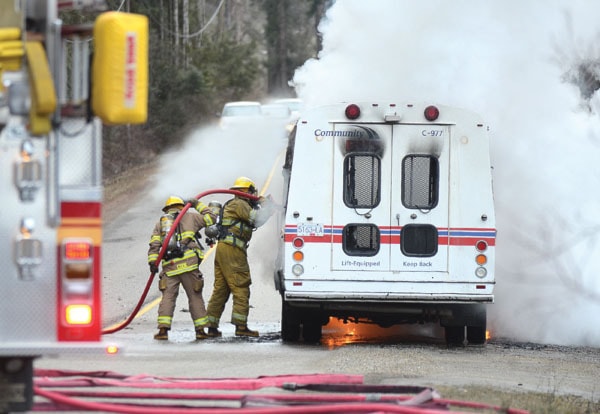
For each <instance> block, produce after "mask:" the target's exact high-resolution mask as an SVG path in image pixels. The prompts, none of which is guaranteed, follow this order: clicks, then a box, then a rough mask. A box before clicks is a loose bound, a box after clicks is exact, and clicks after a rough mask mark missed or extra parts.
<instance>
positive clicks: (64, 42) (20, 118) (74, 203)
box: [0, 0, 148, 412]
mask: <svg viewBox="0 0 600 414" xmlns="http://www.w3.org/2000/svg"><path fill="white" fill-rule="evenodd" d="M0 11H1V12H0V78H1V81H2V82H1V83H0V169H1V172H0V191H1V194H2V208H1V209H0V228H1V232H0V255H1V256H0V257H1V259H2V260H1V261H2V270H1V271H0V280H1V283H2V288H1V289H0V412H7V411H23V410H27V409H29V408H30V407H31V405H32V399H33V395H32V394H33V393H32V389H33V386H32V381H33V361H34V360H35V359H36V358H39V357H43V356H47V355H60V354H64V353H73V352H77V353H81V352H106V348H107V344H105V343H104V342H103V341H102V338H101V332H102V329H101V323H102V313H101V299H102V296H101V283H100V282H101V267H100V265H101V253H102V251H101V247H102V197H103V188H102V124H112V125H119V124H136V123H143V122H145V120H146V112H147V76H148V75H147V71H148V69H147V61H148V58H147V53H148V52H147V51H148V46H147V42H148V40H147V30H148V29H147V21H146V17H144V16H139V15H134V14H128V13H120V12H115V11H108V10H106V5H105V4H104V2H101V1H98V0H78V1H58V2H57V1H56V0H0ZM63 12H74V13H75V14H77V16H84V15H90V16H92V19H93V20H92V23H86V24H80V23H78V24H73V25H70V24H66V23H64V22H63V20H62V18H61V16H63V15H62V13H63ZM92 52H93V53H92Z"/></svg>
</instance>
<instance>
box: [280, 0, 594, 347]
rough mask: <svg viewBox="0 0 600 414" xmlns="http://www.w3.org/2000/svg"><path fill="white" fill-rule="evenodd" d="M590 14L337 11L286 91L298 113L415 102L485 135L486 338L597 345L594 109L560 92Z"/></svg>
mask: <svg viewBox="0 0 600 414" xmlns="http://www.w3.org/2000/svg"><path fill="white" fill-rule="evenodd" d="M598 16H600V2H597V1H594V0H585V1H584V0H560V1H559V0H548V1H534V0H525V1H520V0H493V1H485V2H483V1H477V0H454V1H443V0H431V1H427V2H416V1H408V0H378V1H370V2H366V1H362V0H343V1H338V2H336V3H334V5H333V6H332V7H331V8H330V9H329V10H328V12H327V15H326V17H325V19H323V21H322V22H321V24H320V26H319V29H320V31H321V32H322V35H323V49H322V50H321V52H320V53H319V55H318V58H316V59H311V60H308V61H307V62H305V63H304V65H302V66H301V67H299V68H297V69H296V71H295V74H294V77H293V79H292V80H291V84H292V85H293V86H294V87H295V89H296V92H297V94H298V96H299V97H300V98H302V99H303V100H305V102H306V103H307V104H308V105H318V104H324V103H335V102H341V101H352V100H354V101H359V100H386V99H388V100H389V99H391V100H393V101H420V102H422V101H426V102H431V103H439V104H445V105H453V106H458V107H462V108H465V109H469V110H471V111H474V112H477V113H479V114H480V115H481V116H482V117H483V118H484V119H485V120H486V122H487V123H488V124H489V125H490V139H491V144H490V145H491V159H492V164H493V180H494V197H495V205H496V226H497V230H498V236H497V247H496V263H497V264H496V283H497V285H496V290H495V294H496V300H495V303H494V304H493V305H491V306H490V307H489V308H488V309H489V310H488V328H491V330H492V334H493V335H495V336H500V337H506V338H510V339H514V340H520V341H531V342H538V343H552V344H561V345H587V346H596V347H597V346H600V323H598V322H597V315H600V275H599V274H598V273H599V271H600V243H599V237H600V231H599V230H600V217H598V212H600V195H599V194H598V190H599V189H600V182H599V181H600V168H598V166H597V164H596V162H597V161H596V160H597V158H598V156H599V155H600V118H599V112H600V98H599V96H598V94H595V95H594V96H592V97H591V99H589V100H584V99H582V97H581V94H580V92H579V89H578V88H577V87H576V86H575V85H574V84H573V83H570V82H567V81H566V79H567V78H568V74H569V73H570V72H572V71H573V70H574V68H576V67H577V66H578V65H579V64H581V63H584V62H586V61H589V60H591V61H594V60H595V61H598V62H600V26H599V25H598ZM598 75H599V76H600V73H598Z"/></svg>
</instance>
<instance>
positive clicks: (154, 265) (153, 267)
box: [148, 263, 158, 273]
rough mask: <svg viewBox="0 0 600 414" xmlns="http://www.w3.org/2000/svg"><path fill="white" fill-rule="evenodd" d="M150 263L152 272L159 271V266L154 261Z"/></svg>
mask: <svg viewBox="0 0 600 414" xmlns="http://www.w3.org/2000/svg"><path fill="white" fill-rule="evenodd" d="M148 265H149V266H150V273H157V272H158V266H157V265H156V264H154V263H148Z"/></svg>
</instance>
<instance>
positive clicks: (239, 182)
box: [230, 177, 256, 194]
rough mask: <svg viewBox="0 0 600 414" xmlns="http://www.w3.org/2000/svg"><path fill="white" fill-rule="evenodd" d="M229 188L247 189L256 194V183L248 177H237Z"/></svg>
mask: <svg viewBox="0 0 600 414" xmlns="http://www.w3.org/2000/svg"><path fill="white" fill-rule="evenodd" d="M230 190H241V191H247V192H248V193H250V194H256V185H255V184H254V181H252V180H251V179H249V178H248V177H238V178H237V179H236V180H235V182H234V183H233V185H232V186H231V188H230Z"/></svg>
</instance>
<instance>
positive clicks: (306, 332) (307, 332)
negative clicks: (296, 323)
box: [302, 320, 321, 343]
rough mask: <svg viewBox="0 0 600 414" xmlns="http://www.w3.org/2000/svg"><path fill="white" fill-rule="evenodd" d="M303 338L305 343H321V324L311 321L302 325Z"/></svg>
mask: <svg viewBox="0 0 600 414" xmlns="http://www.w3.org/2000/svg"><path fill="white" fill-rule="evenodd" d="M302 337H303V338H304V342H307V343H316V342H320V341H321V322H320V321H319V320H317V321H310V322H304V323H303V324H302Z"/></svg>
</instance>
